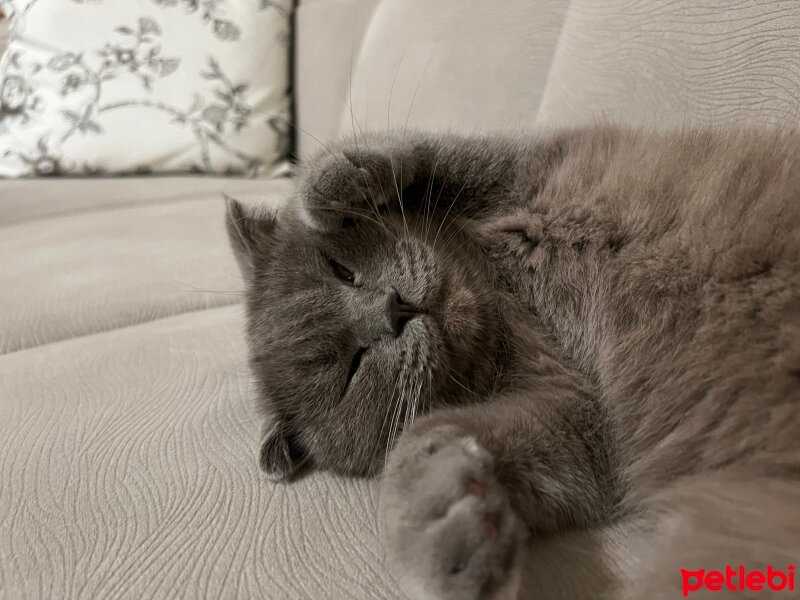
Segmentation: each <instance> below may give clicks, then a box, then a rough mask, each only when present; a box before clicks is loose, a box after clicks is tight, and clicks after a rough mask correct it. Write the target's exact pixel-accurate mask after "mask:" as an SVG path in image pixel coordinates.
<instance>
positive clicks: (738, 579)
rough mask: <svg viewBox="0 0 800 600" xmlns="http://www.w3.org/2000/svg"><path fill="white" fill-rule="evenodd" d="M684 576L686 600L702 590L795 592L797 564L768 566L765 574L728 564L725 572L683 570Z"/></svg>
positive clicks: (764, 571) (682, 574) (684, 595)
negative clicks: (782, 568) (783, 567)
mask: <svg viewBox="0 0 800 600" xmlns="http://www.w3.org/2000/svg"><path fill="white" fill-rule="evenodd" d="M681 576H682V577H683V597H684V598H685V597H686V596H688V595H689V594H690V593H691V592H696V591H698V590H703V589H705V590H709V591H711V592H718V591H721V590H729V591H732V592H744V591H751V592H760V591H761V590H772V591H774V592H781V591H784V590H786V591H789V592H792V591H794V565H789V566H788V567H786V569H784V570H781V569H777V568H775V567H773V566H772V565H769V566H767V568H766V570H763V571H758V570H755V569H754V570H747V569H745V568H744V566H743V565H739V566H738V567H732V566H731V565H727V566H726V567H725V571H724V572H723V571H706V570H705V569H698V570H697V571H689V570H688V569H681Z"/></svg>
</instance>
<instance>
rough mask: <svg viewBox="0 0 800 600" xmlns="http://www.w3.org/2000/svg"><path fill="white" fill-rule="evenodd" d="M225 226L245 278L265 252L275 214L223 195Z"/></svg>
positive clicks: (270, 243) (273, 232) (268, 249)
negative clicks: (225, 209)
mask: <svg viewBox="0 0 800 600" xmlns="http://www.w3.org/2000/svg"><path fill="white" fill-rule="evenodd" d="M225 204H226V208H227V211H226V215H225V226H226V227H227V229H228V239H229V240H230V243H231V248H233V253H234V254H235V255H236V260H237V261H238V263H239V268H240V269H241V271H242V275H243V276H244V278H245V280H247V281H249V280H250V278H251V277H252V274H253V270H254V266H255V263H256V261H257V260H259V259H263V258H266V257H268V256H269V253H270V250H271V247H272V244H273V242H274V238H275V229H276V224H277V221H276V215H275V213H274V212H273V211H270V210H269V209H268V208H266V207H264V206H253V205H248V204H245V203H243V202H239V201H238V200H234V199H233V198H231V197H229V196H227V195H226V196H225Z"/></svg>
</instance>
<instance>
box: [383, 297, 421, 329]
mask: <svg viewBox="0 0 800 600" xmlns="http://www.w3.org/2000/svg"><path fill="white" fill-rule="evenodd" d="M423 312H424V311H423V310H422V309H420V308H418V307H416V306H414V305H413V304H408V303H407V302H404V301H403V299H402V298H401V297H400V294H399V293H398V292H397V290H396V289H394V288H392V291H391V292H389V298H387V300H386V313H387V315H388V317H389V323H390V324H391V326H392V331H393V332H394V335H395V336H399V335H400V334H401V333H403V327H405V325H406V323H408V322H409V321H410V320H411V319H413V318H414V317H416V316H417V315H419V314H422V313H423Z"/></svg>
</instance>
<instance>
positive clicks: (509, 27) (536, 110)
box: [295, 0, 800, 156]
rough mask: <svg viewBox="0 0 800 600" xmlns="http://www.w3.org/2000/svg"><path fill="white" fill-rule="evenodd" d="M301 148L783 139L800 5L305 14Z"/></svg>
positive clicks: (352, 1)
mask: <svg viewBox="0 0 800 600" xmlns="http://www.w3.org/2000/svg"><path fill="white" fill-rule="evenodd" d="M296 22H297V29H296V43H297V46H296V60H295V69H296V92H297V122H298V134H297V141H298V146H299V151H300V155H301V156H302V155H306V154H308V153H309V152H311V151H313V150H316V149H317V148H319V142H318V141H316V140H315V138H317V139H319V140H323V141H324V140H325V139H330V138H332V137H336V136H341V135H353V132H354V131H355V132H356V133H358V132H359V130H360V129H386V128H387V126H388V127H399V128H403V127H406V123H407V124H408V127H422V128H426V129H434V130H460V131H481V130H499V129H513V130H519V129H521V128H534V127H539V126H563V125H574V124H579V123H585V122H591V121H596V120H602V119H606V120H613V121H622V122H628V123H641V124H647V125H655V126H673V125H681V124H684V123H719V122H722V121H726V120H737V121H751V122H752V121H756V122H771V123H781V124H787V125H791V126H794V125H796V124H797V121H798V117H799V116H800V2H796V1H790V2H787V1H785V0H727V2H724V3H723V2H719V0H502V2H499V1H498V2H489V1H487V0H301V2H300V5H299V7H298V13H297V21H296Z"/></svg>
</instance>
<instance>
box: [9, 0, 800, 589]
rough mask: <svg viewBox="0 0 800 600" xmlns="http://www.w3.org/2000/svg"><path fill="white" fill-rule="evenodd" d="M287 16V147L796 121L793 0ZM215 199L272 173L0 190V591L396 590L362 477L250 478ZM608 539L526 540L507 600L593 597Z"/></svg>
mask: <svg viewBox="0 0 800 600" xmlns="http://www.w3.org/2000/svg"><path fill="white" fill-rule="evenodd" d="M294 23H295V28H294V35H293V39H294V57H293V73H294V80H293V89H294V95H295V124H296V127H295V131H296V134H295V152H296V156H297V157H298V159H299V160H305V159H308V158H309V157H312V156H313V154H314V153H315V152H316V151H318V150H319V149H320V148H321V147H322V146H323V145H324V143H325V141H326V140H330V139H334V138H338V137H342V136H345V137H347V136H352V135H353V134H358V133H360V132H361V131H362V130H367V129H370V130H374V129H379V130H380V129H385V128H387V127H392V128H401V129H402V128H417V129H425V130H435V131H448V130H455V131H462V132H473V131H475V132H478V131H498V130H500V131H512V132H520V131H535V130H537V129H541V128H554V127H561V126H574V125H577V124H581V123H591V122H595V121H598V120H610V121H622V122H627V123H634V124H641V125H644V126H648V127H674V126H683V125H685V124H692V123H719V124H724V123H727V122H748V123H751V124H756V125H758V124H770V125H775V124H780V125H785V126H789V127H794V126H796V125H797V120H798V116H799V115H800V3H798V2H796V1H786V0H758V1H754V0H727V1H726V2H719V0H504V1H503V2H487V1H486V0H483V1H480V0H436V1H435V2H433V1H431V0H301V1H300V2H299V3H298V6H297V7H296V13H295V17H294ZM223 194H228V195H230V196H233V197H235V198H239V199H242V200H245V201H248V202H259V203H265V204H268V205H269V206H271V207H273V208H279V207H280V206H281V205H282V204H283V203H286V202H292V201H293V196H292V180H291V178H279V179H237V178H217V177H200V176H194V177H191V176H165V177H126V178H116V179H114V178H96V179H88V178H87V179H25V180H4V181H0V597H2V598H9V599H11V598H13V599H16V598H87V599H88V598H92V599H94V598H206V597H208V598H270V599H276V600H277V599H314V600H317V599H322V598H332V599H348V600H349V599H353V600H362V599H363V600H367V599H370V600H371V599H387V600H388V599H395V598H400V597H401V596H400V595H399V592H397V591H396V589H395V586H394V585H393V583H392V581H391V578H390V576H389V575H388V574H387V570H386V569H385V567H384V565H383V560H382V553H381V546H380V541H379V536H378V532H377V524H376V516H375V515H376V502H377V493H376V486H375V482H374V481H368V480H351V479H345V478H340V477H335V476H331V475H329V474H326V473H312V474H310V475H308V476H306V477H303V478H302V479H300V480H299V481H297V482H295V483H292V484H290V485H285V484H283V485H282V484H273V483H269V482H268V481H267V480H266V478H265V477H264V476H263V474H262V473H261V472H260V470H259V467H258V461H257V451H258V447H259V434H260V425H261V423H260V417H259V415H258V412H257V410H256V403H255V401H254V398H253V393H254V389H253V386H252V385H251V382H250V378H249V375H248V367H247V356H246V348H245V344H244V339H243V308H242V304H241V300H242V293H241V290H242V282H241V279H240V277H239V273H238V269H237V266H236V263H235V260H234V257H233V255H232V254H231V252H230V249H229V246H228V242H227V239H226V235H225V228H224V219H223V216H224V203H223V201H222V199H221V198H222V195H223ZM626 535H633V534H632V533H631V532H620V533H619V535H618V536H616V537H615V538H614V539H602V540H600V539H595V538H593V537H592V533H591V532H576V533H574V534H571V535H569V536H564V538H561V539H558V540H534V541H533V542H532V543H531V549H530V563H529V565H528V568H527V571H526V577H527V579H526V584H525V586H524V590H525V592H524V597H526V598H527V597H539V598H579V597H590V598H593V597H597V596H598V595H599V594H600V593H601V590H602V589H603V588H602V586H604V585H609V584H610V583H613V580H614V579H615V578H618V577H624V576H625V572H626V569H627V568H629V567H630V565H632V564H635V561H636V559H637V557H634V556H628V555H626V554H625V540H626ZM596 544H604V545H605V546H606V547H607V546H608V545H609V544H612V545H614V547H616V548H618V549H619V552H618V553H617V554H616V557H617V558H616V559H614V558H613V557H614V556H615V554H614V553H611V556H612V558H608V559H605V560H606V562H605V563H603V564H598V563H597V562H596V561H593V558H594V557H593V555H592V548H593V547H596Z"/></svg>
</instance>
